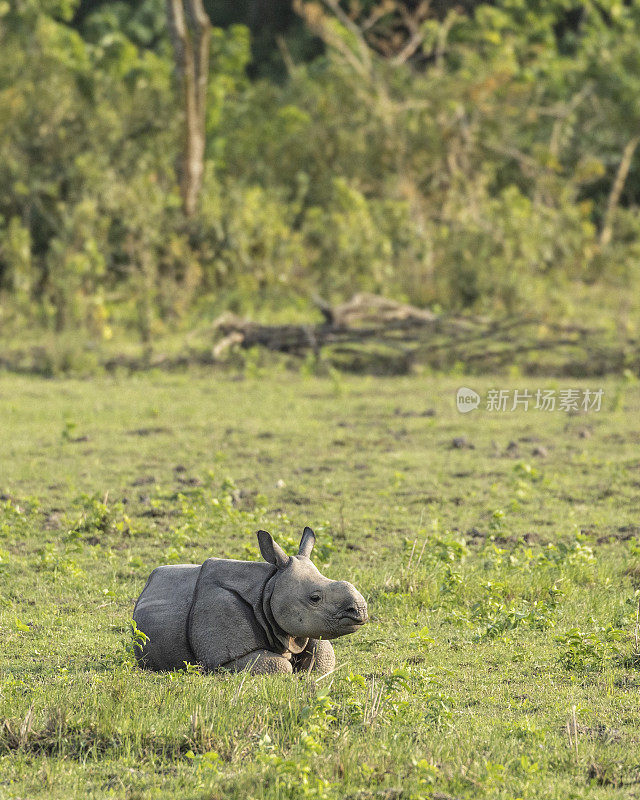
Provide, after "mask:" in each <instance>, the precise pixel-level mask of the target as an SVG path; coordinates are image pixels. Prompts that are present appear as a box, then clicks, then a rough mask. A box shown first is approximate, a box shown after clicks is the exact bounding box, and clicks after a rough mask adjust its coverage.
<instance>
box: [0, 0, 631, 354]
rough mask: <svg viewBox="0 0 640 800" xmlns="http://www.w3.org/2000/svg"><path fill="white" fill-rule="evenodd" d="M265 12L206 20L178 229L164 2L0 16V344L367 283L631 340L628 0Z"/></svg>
mask: <svg viewBox="0 0 640 800" xmlns="http://www.w3.org/2000/svg"><path fill="white" fill-rule="evenodd" d="M263 5H264V4H260V3H251V2H247V3H244V4H237V5H235V4H229V3H225V2H211V3H209V4H208V10H209V12H210V14H211V18H212V21H213V23H214V25H217V26H218V27H215V28H214V30H213V39H212V55H211V71H210V84H209V98H208V116H207V155H206V177H205V185H204V190H203V193H202V197H201V203H200V208H199V211H198V213H197V214H196V215H195V217H194V218H192V219H190V220H185V218H184V217H183V215H182V211H181V206H180V197H179V192H178V188H177V179H176V170H175V167H176V163H177V161H178V158H179V153H180V137H181V119H180V103H179V101H178V99H177V97H176V88H175V84H174V80H173V54H172V50H171V46H170V43H169V40H168V35H167V30H166V17H165V9H164V3H163V0H144V1H143V2H138V3H135V4H126V3H122V2H115V3H106V4H105V3H103V4H101V3H96V2H95V1H94V2H86V1H85V2H84V3H82V5H80V4H79V3H78V0H10V2H7V0H0V186H2V188H3V191H2V193H1V195H0V324H1V325H2V327H3V330H4V331H12V332H13V333H14V334H15V333H16V332H19V331H21V330H23V329H26V328H27V327H28V328H29V329H30V330H32V331H33V330H49V331H63V330H65V331H68V330H74V329H75V330H81V331H82V332H83V335H86V336H88V337H90V338H91V337H93V338H95V340H98V341H99V340H104V339H109V338H110V337H111V336H113V335H114V333H118V334H119V335H123V336H128V337H134V338H138V337H139V338H141V339H142V340H143V341H146V342H150V341H153V339H154V337H156V336H158V335H160V334H162V333H163V332H169V331H172V330H176V329H180V328H188V327H190V326H193V325H194V324H196V322H197V321H198V320H203V319H205V320H206V319H211V318H212V317H213V316H215V315H217V314H218V313H219V312H220V311H222V310H224V309H230V310H233V311H236V312H240V313H247V314H253V315H255V316H258V317H262V318H275V317H278V318H283V317H284V318H286V317H290V318H295V317H296V316H301V315H307V316H308V310H309V306H310V300H309V298H310V297H311V296H312V295H313V294H314V293H317V294H320V295H321V296H324V297H326V298H327V299H329V300H330V301H337V300H340V299H344V298H347V297H349V296H350V295H351V294H352V293H353V292H355V291H358V290H367V291H374V292H380V293H383V294H386V295H389V296H392V297H395V298H398V299H401V300H406V301H409V302H412V303H415V304H417V305H420V306H426V307H430V308H433V309H434V310H436V311H439V310H442V311H455V312H459V311H465V310H471V311H473V312H474V313H478V312H480V313H488V314H495V315H503V314H513V313H519V314H522V313H535V314H536V315H537V316H539V317H540V318H542V319H544V318H546V319H551V320H553V319H570V318H576V319H577V318H579V317H583V318H585V317H588V318H589V319H591V318H593V317H594V316H595V315H598V316H599V318H600V320H602V319H603V318H606V319H608V320H610V322H611V324H612V325H613V326H614V327H615V326H618V327H620V329H623V330H624V331H625V334H629V333H633V332H634V330H635V326H636V324H637V322H638V320H639V306H638V301H637V300H636V299H635V298H636V297H637V296H639V295H638V292H637V291H636V290H637V289H639V288H640V240H639V236H638V234H639V233H640V217H639V216H638V205H639V204H640V165H639V163H638V157H637V156H638V153H637V152H636V146H637V141H638V140H637V137H638V131H639V130H640V103H639V102H638V101H639V99H640V0H627V2H624V3H623V2H618V1H617V0H600V1H599V2H591V0H589V2H580V3H577V2H575V1H572V0H545V1H544V2H541V0H539V1H535V0H529V1H528V2H527V1H526V0H496V1H495V2H493V3H491V4H485V3H474V2H467V3H461V4H456V3H447V2H438V3H434V4H433V5H432V6H429V7H427V6H425V4H422V6H420V7H419V6H417V5H416V4H415V3H413V4H412V3H406V4H405V5H401V4H400V5H396V4H394V3H390V2H384V0H382V2H380V1H379V0H369V2H363V3H360V4H358V6H356V5H355V3H354V4H353V5H349V3H348V2H346V3H344V4H343V5H342V6H338V5H337V4H336V3H335V2H325V3H324V5H320V4H319V3H315V2H307V3H303V2H298V3H297V4H295V9H294V8H293V7H292V5H291V4H289V3H286V2H285V3H280V4H275V5H274V6H273V8H271V10H270V11H269V12H268V15H267V17H264V14H265V13H267V12H265V11H264V9H263ZM261 9H262V11H261ZM261 13H263V17H261V16H260V14H261ZM243 23H244V24H243ZM403 25H404V28H403ZM252 29H253V30H254V31H256V34H255V35H253V36H252V33H251V30H252ZM405 34H406V35H405ZM403 37H404V38H403ZM639 152H640V151H639Z"/></svg>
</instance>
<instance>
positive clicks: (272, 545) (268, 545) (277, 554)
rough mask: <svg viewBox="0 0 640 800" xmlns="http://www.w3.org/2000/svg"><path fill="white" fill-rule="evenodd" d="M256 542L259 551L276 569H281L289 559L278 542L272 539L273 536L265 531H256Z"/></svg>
mask: <svg viewBox="0 0 640 800" xmlns="http://www.w3.org/2000/svg"><path fill="white" fill-rule="evenodd" d="M258 544H259V545H260V552H261V553H262V557H263V558H264V560H265V561H268V562H269V564H273V565H274V566H276V567H277V568H278V569H283V568H284V567H286V566H287V564H288V563H289V561H290V560H291V558H290V556H288V555H287V554H286V553H285V552H284V550H283V549H282V548H281V547H280V545H279V544H277V543H276V542H274V541H273V537H272V536H271V534H270V533H267V531H258Z"/></svg>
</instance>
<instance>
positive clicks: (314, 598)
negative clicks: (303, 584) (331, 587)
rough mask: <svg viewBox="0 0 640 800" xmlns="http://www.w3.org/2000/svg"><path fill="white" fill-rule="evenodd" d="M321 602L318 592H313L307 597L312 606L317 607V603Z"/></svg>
mask: <svg viewBox="0 0 640 800" xmlns="http://www.w3.org/2000/svg"><path fill="white" fill-rule="evenodd" d="M321 600H322V595H321V594H320V592H314V593H313V594H310V595H309V601H310V602H311V603H313V605H314V606H317V605H318V603H319V602H320V601H321Z"/></svg>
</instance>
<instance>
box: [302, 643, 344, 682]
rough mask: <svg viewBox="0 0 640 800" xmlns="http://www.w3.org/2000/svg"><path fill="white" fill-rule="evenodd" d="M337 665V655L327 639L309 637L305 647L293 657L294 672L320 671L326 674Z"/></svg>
mask: <svg viewBox="0 0 640 800" xmlns="http://www.w3.org/2000/svg"><path fill="white" fill-rule="evenodd" d="M335 666H336V655H335V653H334V652H333V647H332V645H331V642H328V641H327V640H326V639H309V642H308V643H307V646H306V647H305V649H304V650H303V651H302V652H301V653H299V654H298V655H296V656H294V657H293V671H294V672H319V673H320V674H321V675H325V674H326V673H327V672H331V670H332V669H335Z"/></svg>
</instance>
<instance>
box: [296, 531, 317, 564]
mask: <svg viewBox="0 0 640 800" xmlns="http://www.w3.org/2000/svg"><path fill="white" fill-rule="evenodd" d="M315 543H316V535H315V533H314V532H313V531H312V530H311V528H310V527H309V526H307V527H306V528H305V529H304V531H303V532H302V539H300V549H299V550H298V555H299V556H305V557H306V558H309V556H310V555H311V551H312V550H313V545H314V544H315Z"/></svg>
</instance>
